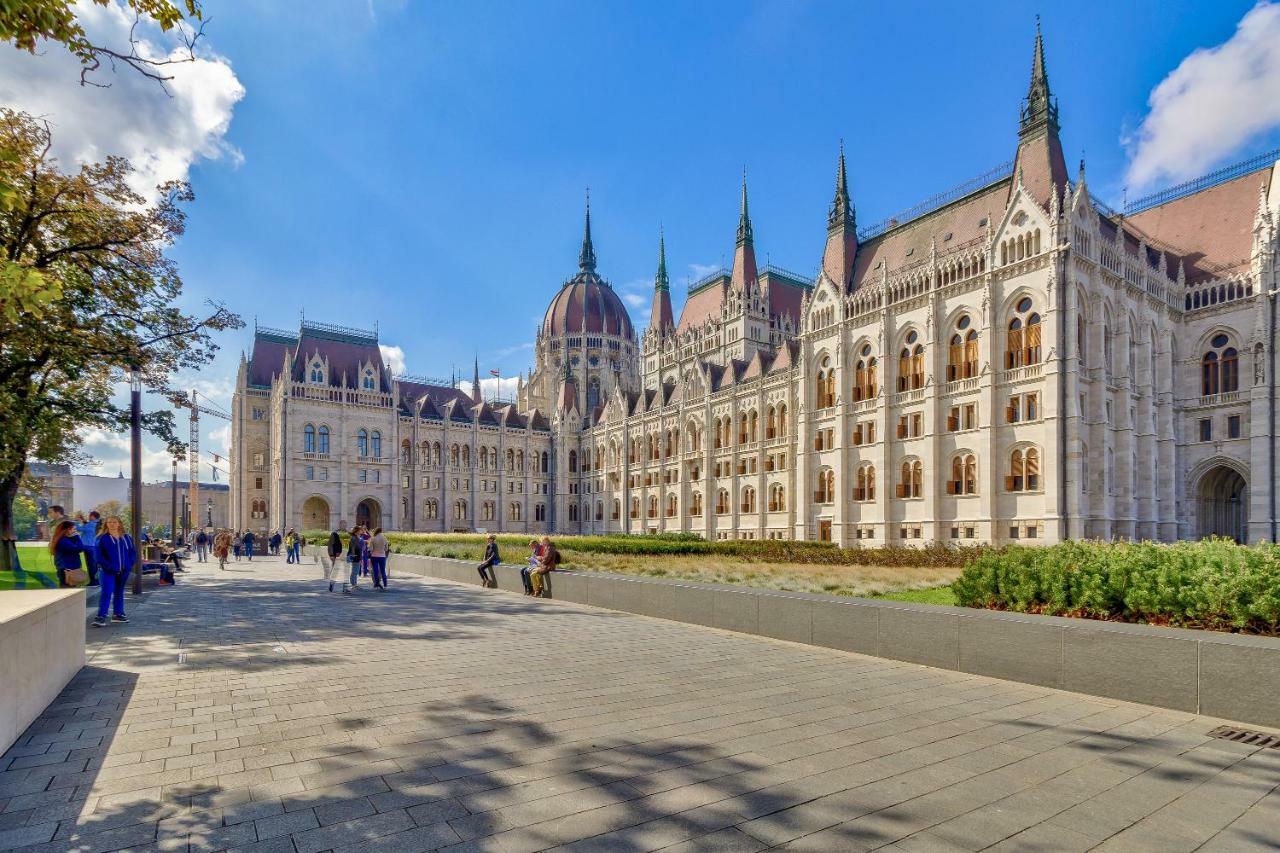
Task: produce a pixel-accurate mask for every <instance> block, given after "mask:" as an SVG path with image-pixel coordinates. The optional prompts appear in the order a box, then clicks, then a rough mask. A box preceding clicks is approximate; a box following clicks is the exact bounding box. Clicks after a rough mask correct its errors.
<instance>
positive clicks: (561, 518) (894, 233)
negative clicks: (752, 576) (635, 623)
mask: <svg viewBox="0 0 1280 853" xmlns="http://www.w3.org/2000/svg"><path fill="white" fill-rule="evenodd" d="M1013 155H1014V158H1013V162H1012V164H1011V166H1009V167H1003V168H1001V169H999V170H996V171H994V172H992V173H990V174H988V175H985V176H983V177H982V178H981V179H978V180H976V181H973V182H970V183H969V184H967V185H965V186H963V187H961V188H958V189H957V190H955V191H952V192H949V193H943V194H941V195H940V196H938V197H935V198H934V199H932V200H931V201H930V202H928V203H926V204H924V205H920V206H918V207H917V208H913V209H912V210H911V211H908V212H907V213H906V214H903V215H902V216H899V217H895V218H893V219H891V220H888V221H886V222H885V223H883V224H880V225H873V226H870V227H866V228H862V229H859V228H858V227H857V222H856V217H855V211H854V204H853V200H852V193H851V191H850V186H849V182H848V178H847V175H846V166H845V160H844V156H843V153H842V154H841V156H840V158H839V162H838V166H837V169H836V180H835V192H834V195H833V198H832V201H831V205H830V209H829V211H828V221H827V228H826V233H825V240H824V244H823V248H822V252H821V262H820V265H819V268H818V272H817V274H816V276H815V277H814V278H813V279H812V280H810V279H808V278H807V277H801V276H796V275H794V274H792V273H788V272H786V271H784V270H781V269H778V268H775V267H771V266H766V267H764V268H760V267H758V265H757V262H756V253H755V240H754V234H753V228H752V223H751V218H750V215H749V211H748V205H747V189H746V182H745V181H744V182H743V187H742V200H741V213H740V216H739V221H738V227H737V235H736V245H735V251H734V259H733V265H732V267H731V269H728V270H722V271H719V272H717V273H714V274H712V275H711V276H708V277H707V278H705V279H703V280H702V281H700V282H697V283H696V284H695V285H693V286H692V287H691V288H690V290H689V295H688V299H687V300H686V302H685V304H684V307H683V310H682V312H681V315H680V317H679V318H678V319H677V318H676V317H675V316H674V314H673V311H672V306H671V297H670V282H669V280H668V276H667V271H666V263H665V251H664V248H665V247H663V246H661V244H660V248H659V261H658V270H657V274H656V276H655V282H654V294H653V311H652V317H651V323H650V327H649V328H648V330H646V331H645V333H644V334H643V335H642V336H640V337H637V336H636V333H635V330H634V328H633V327H632V324H631V321H630V318H629V317H628V315H627V311H626V307H625V306H624V305H623V303H622V301H621V300H620V299H619V298H618V296H617V294H615V293H614V291H613V290H612V288H611V287H610V286H609V284H608V282H606V281H605V280H604V279H603V278H601V277H600V276H599V274H598V273H597V272H596V254H595V249H594V245H593V243H592V236H591V225H590V210H589V209H588V212H587V221H586V227H585V230H584V235H583V241H582V250H581V252H580V255H579V259H578V272H577V273H576V274H575V275H574V276H573V277H572V278H570V279H569V280H568V281H566V282H564V283H563V284H562V285H561V287H560V288H559V290H558V292H557V293H556V294H555V295H554V296H553V298H552V300H551V304H550V306H549V307H548V309H547V312H546V315H545V318H544V320H543V323H542V325H541V327H540V328H539V330H538V332H537V340H536V343H535V349H534V358H535V363H534V366H533V370H532V372H531V374H530V377H529V380H528V382H523V381H522V382H521V383H520V386H519V390H518V393H517V399H518V404H517V405H506V404H504V405H498V404H494V403H491V402H486V401H485V400H483V399H482V397H481V395H480V393H479V387H478V380H479V371H478V369H477V370H476V375H475V380H476V383H477V384H476V385H475V386H474V387H473V391H472V394H471V395H470V396H468V395H464V394H463V393H462V392H461V391H459V390H457V389H456V388H455V387H452V385H451V384H450V383H444V382H439V381H429V380H419V379H413V378H410V377H396V376H393V375H392V374H391V373H390V371H389V370H388V369H387V367H386V365H385V363H384V362H383V360H382V357H381V355H380V353H379V348H378V339H377V335H376V334H375V333H370V332H362V331H358V330H354V329H344V328H338V327H333V326H326V325H323V324H318V323H310V322H304V323H303V324H302V325H301V327H300V328H299V330H298V331H297V332H296V333H295V332H292V331H278V330H270V329H258V330H257V331H256V333H255V336H254V342H253V349H252V352H251V353H249V354H247V355H246V356H245V357H244V358H242V361H241V365H240V371H239V375H238V378H237V385H236V391H235V397H234V402H233V421H232V451H231V452H232V458H231V462H232V477H231V490H232V491H231V512H232V518H233V519H234V521H235V523H236V524H237V525H238V526H242V527H254V528H257V529H261V530H266V529H271V528H279V527H284V526H290V525H293V526H300V527H305V528H327V527H330V526H337V525H349V524H352V523H357V522H360V523H371V524H376V525H381V526H383V527H385V528H390V529H397V530H424V531H440V530H455V529H462V530H474V529H479V528H484V529H494V530H504V531H518V532H525V533H541V532H544V531H556V532H565V533H596V532H613V531H622V532H628V533H647V532H665V531H678V532H687V533H695V534H698V535H700V536H703V537H706V538H708V539H763V538H781V539H789V538H794V539H817V540H829V541H834V542H836V543H839V544H841V545H847V546H854V545H876V546H880V545H917V544H923V543H927V542H958V543H966V544H972V543H995V544H1002V543H1009V542H1024V541H1027V540H1032V541H1035V542H1057V541H1061V540H1064V539H1075V538H1086V537H1087V538H1100V539H1114V538H1133V539H1153V540H1160V541H1172V540H1176V539H1186V538H1198V537H1202V536H1207V535H1213V534H1216V535H1223V536H1230V537H1232V538H1235V539H1237V540H1242V541H1244V540H1247V541H1257V540H1263V539H1269V540H1273V541H1274V540H1275V539H1276V537H1277V532H1278V531H1277V526H1278V525H1280V518H1278V514H1280V509H1278V500H1277V488H1278V483H1280V471H1278V470H1277V457H1280V445H1278V444H1277V423H1276V420H1277V416H1278V414H1280V412H1278V409H1277V406H1278V403H1277V387H1276V376H1275V370H1276V367H1277V363H1276V355H1275V353H1276V347H1277V345H1278V343H1280V337H1278V336H1280V318H1277V294H1278V292H1280V289H1278V283H1277V254H1278V252H1280V164H1278V163H1276V162H1274V158H1266V157H1263V158H1256V159H1255V160H1253V161H1249V162H1246V163H1242V164H1240V165H1238V166H1236V167H1232V168H1230V169H1224V170H1220V171H1218V172H1215V173H1214V174H1212V175H1208V176H1205V178H1203V179H1201V180H1198V181H1193V182H1189V183H1187V184H1184V185H1180V186H1179V187H1175V188H1173V189H1171V190H1169V191H1166V192H1164V193H1159V194H1157V195H1155V196H1152V197H1149V198H1147V199H1143V200H1139V201H1137V202H1134V203H1131V204H1129V205H1127V206H1126V208H1125V210H1123V211H1113V210H1111V209H1110V208H1108V207H1106V206H1105V205H1103V204H1102V203H1101V202H1099V201H1098V200H1097V199H1095V198H1094V197H1093V196H1092V195H1091V193H1090V192H1089V189H1088V186H1087V183H1086V180H1085V170H1084V164H1083V163H1081V164H1080V168H1079V170H1078V172H1077V174H1076V178H1075V180H1074V181H1072V180H1071V179H1070V177H1069V172H1068V169H1067V164H1066V161H1065V157H1064V155H1063V149H1062V143H1061V141H1060V139H1059V113H1058V104H1057V102H1056V100H1055V99H1054V98H1053V96H1052V94H1051V92H1050V88H1049V76H1048V72H1047V70H1046V66H1045V60H1044V45H1043V42H1042V40H1041V38H1040V35H1039V33H1038V32H1037V35H1036V40H1035V45H1034V51H1033V60H1032V68H1031V76H1030V83H1029V87H1028V90H1027V95H1026V98H1025V99H1024V100H1023V102H1022V104H1021V109H1020V113H1019V123H1018V133H1017V139H1016V145H1015V146H1014V148H1013ZM446 319H447V318H446ZM466 320H467V322H471V323H476V318H474V317H471V318H466ZM475 332H476V334H477V335H490V336H491V335H492V333H493V331H492V329H488V328H485V327H483V326H482V325H476V327H475Z"/></svg>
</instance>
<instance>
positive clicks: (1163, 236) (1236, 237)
mask: <svg viewBox="0 0 1280 853" xmlns="http://www.w3.org/2000/svg"><path fill="white" fill-rule="evenodd" d="M1270 180H1271V166H1266V167H1264V168H1262V169H1259V170H1257V171H1254V172H1250V173H1249V174H1247V175H1241V176H1240V177H1238V178H1234V179H1232V180H1230V181H1226V182H1225V183H1221V184H1218V185H1217V186H1213V187H1209V188H1208V189H1204V190H1201V191H1200V192H1197V193H1193V194H1191V195H1188V196H1183V197H1182V198H1179V199H1175V200H1173V201H1170V202H1166V203H1165V204H1162V205H1159V206H1158V207H1153V208H1150V209H1148V210H1144V211H1142V212H1141V213H1135V214H1134V215H1133V216H1129V217H1126V218H1125V220H1124V222H1125V225H1126V226H1128V227H1129V228H1132V229H1133V230H1134V231H1136V232H1138V233H1139V234H1141V235H1143V236H1145V237H1147V238H1148V239H1150V240H1154V241H1158V242H1160V243H1164V244H1167V245H1168V246H1169V247H1170V248H1171V249H1173V250H1175V251H1181V252H1184V253H1185V254H1184V255H1183V259H1184V263H1185V266H1186V273H1187V280H1188V281H1192V282H1195V281H1200V280H1204V279H1210V278H1217V277H1218V276H1219V275H1220V274H1221V273H1222V272H1223V271H1225V270H1227V269H1230V268H1232V267H1237V266H1239V265H1240V264H1241V263H1242V262H1247V261H1248V260H1249V257H1250V255H1251V253H1252V252H1253V220H1254V217H1255V216H1256V215H1257V211H1258V187H1259V186H1260V185H1261V186H1267V187H1268V189H1269V186H1268V185H1269V181H1270ZM1112 233H1113V234H1114V226H1113V230H1112ZM1173 264H1174V267H1175V269H1176V265H1177V262H1176V261H1173Z"/></svg>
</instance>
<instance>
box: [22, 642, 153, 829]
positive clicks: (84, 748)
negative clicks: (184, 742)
mask: <svg viewBox="0 0 1280 853" xmlns="http://www.w3.org/2000/svg"><path fill="white" fill-rule="evenodd" d="M137 680H138V676H137V675H135V674H133V673H129V672H119V671H116V670H111V669H106V668H103V667H98V666H86V667H83V668H82V669H81V670H80V671H79V672H78V673H77V674H76V675H75V677H74V678H72V679H71V681H70V682H68V683H67V686H66V687H64V688H63V689H62V692H61V693H59V694H58V696H57V698H55V699H54V700H53V702H51V703H50V704H49V706H48V707H47V708H45V710H44V712H43V713H42V714H41V715H40V716H39V717H38V718H37V719H36V720H35V722H33V723H32V724H31V725H30V726H28V727H27V729H26V730H25V731H24V732H23V733H22V734H21V735H20V736H19V737H18V739H17V740H16V741H15V742H14V744H13V745H12V746H11V747H9V750H8V751H7V752H6V753H5V754H4V755H3V756H0V804H3V808H0V812H2V813H0V836H5V835H6V834H9V833H13V835H12V836H11V837H10V839H9V842H8V843H6V844H0V847H10V846H12V847H15V848H17V847H20V845H22V844H29V843H40V842H50V844H49V845H48V846H49V847H50V848H51V849H70V848H71V847H72V846H73V845H71V844H69V843H64V842H63V840H64V839H67V838H69V837H71V836H73V835H76V834H78V833H81V832H101V831H105V830H108V829H113V828H116V827H121V826H129V825H136V824H139V823H142V822H146V821H155V820H158V819H160V818H161V817H164V816H166V815H168V814H172V813H175V812H176V811H177V810H178V809H177V808H176V807H175V806H173V805H162V804H160V803H158V802H155V801H151V802H147V801H142V800H138V801H134V802H120V803H118V804H116V805H113V806H112V807H111V808H110V809H108V810H105V811H102V812H94V810H93V809H94V806H95V805H96V803H97V794H96V792H94V791H93V786H94V783H95V782H96V781H97V779H98V775H99V773H100V772H101V770H102V767H103V764H104V762H105V760H106V756H107V754H108V752H110V751H111V747H112V744H113V743H114V742H115V740H116V737H117V735H118V733H119V730H120V727H121V724H122V723H121V721H122V718H123V716H124V713H125V709H126V708H128V706H129V703H130V701H131V699H132V698H133V694H134V690H135V687H136V684H137ZM130 748H131V749H132V747H130ZM142 748H144V747H141V746H139V747H138V749H142ZM120 751H121V750H119V749H117V752H120ZM121 799H122V800H123V799H127V798H121ZM19 839H21V840H19Z"/></svg>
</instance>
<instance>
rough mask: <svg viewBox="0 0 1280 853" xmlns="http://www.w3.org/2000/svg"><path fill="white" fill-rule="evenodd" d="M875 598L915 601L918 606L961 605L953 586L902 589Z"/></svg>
mask: <svg viewBox="0 0 1280 853" xmlns="http://www.w3.org/2000/svg"><path fill="white" fill-rule="evenodd" d="M875 597H876V598H887V599H889V600H890V601H914V602H915V603H917V604H949V605H951V606H952V607H955V606H957V604H958V603H959V602H957V601H956V594H955V592H953V591H952V589H951V584H947V585H946V586H934V587H928V588H927V589H901V590H896V591H894V592H886V593H885V594H883V595H877V596H875Z"/></svg>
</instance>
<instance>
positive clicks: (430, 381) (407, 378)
mask: <svg viewBox="0 0 1280 853" xmlns="http://www.w3.org/2000/svg"><path fill="white" fill-rule="evenodd" d="M391 378H392V379H394V380H395V381H396V382H416V383H417V384H419V385H435V386H437V387H439V388H452V387H453V383H451V382H450V381H449V380H448V379H441V378H439V377H436V376H419V375H416V374H413V373H393V374H392V375H391Z"/></svg>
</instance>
